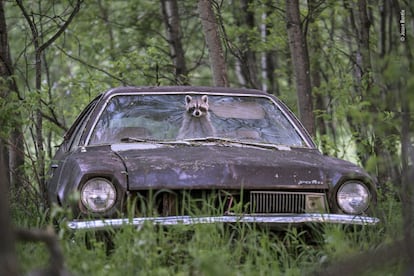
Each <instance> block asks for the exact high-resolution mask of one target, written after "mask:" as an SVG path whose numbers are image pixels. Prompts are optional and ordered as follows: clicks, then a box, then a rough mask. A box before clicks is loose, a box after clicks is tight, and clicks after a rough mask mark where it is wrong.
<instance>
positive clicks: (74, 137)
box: [68, 100, 97, 151]
mask: <svg viewBox="0 0 414 276" xmlns="http://www.w3.org/2000/svg"><path fill="white" fill-rule="evenodd" d="M96 103H97V100H94V101H93V102H92V103H91V104H89V105H88V106H87V108H86V109H85V110H84V112H83V113H82V114H81V115H80V116H79V118H78V119H76V121H75V123H74V127H75V129H74V130H73V131H72V133H71V135H70V138H69V141H68V145H69V147H68V150H69V151H72V150H73V149H75V148H76V147H77V146H78V145H79V141H80V139H81V137H82V134H83V132H84V131H85V126H86V124H87V123H88V121H89V119H90V117H91V114H92V111H93V110H94V109H95V106H96Z"/></svg>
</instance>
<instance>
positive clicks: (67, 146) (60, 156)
mask: <svg viewBox="0 0 414 276" xmlns="http://www.w3.org/2000/svg"><path fill="white" fill-rule="evenodd" d="M98 100H99V97H98V98H96V99H95V100H93V101H92V102H91V103H90V104H89V105H88V106H87V107H86V108H85V109H84V110H83V111H82V113H81V114H80V115H79V116H78V118H77V119H76V120H75V122H74V123H73V125H72V126H71V127H70V129H69V130H68V131H67V132H66V134H65V136H64V138H63V142H62V144H61V145H60V146H59V147H58V150H57V151H56V153H55V156H54V158H53V159H52V161H51V163H50V168H49V174H48V175H49V177H48V181H47V189H48V200H49V203H53V202H58V198H57V190H58V187H59V182H60V177H61V173H62V171H63V168H64V166H65V160H66V159H67V157H68V156H69V155H70V154H71V153H72V152H73V151H74V150H75V149H77V148H78V147H79V142H80V139H81V137H82V135H83V133H84V130H85V127H86V125H87V123H88V121H89V120H90V117H91V115H92V113H93V110H94V109H95V107H96V105H97V103H98Z"/></svg>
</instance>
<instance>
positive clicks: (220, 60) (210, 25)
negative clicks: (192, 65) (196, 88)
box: [198, 0, 229, 87]
mask: <svg viewBox="0 0 414 276" xmlns="http://www.w3.org/2000/svg"><path fill="white" fill-rule="evenodd" d="M211 3H212V2H211V1H209V0H199V1H198V12H199V14H200V19H201V25H202V27H203V32H204V37H205V40H206V44H207V48H208V52H209V57H210V63H211V65H210V66H211V71H212V74H213V81H214V85H215V86H222V87H228V86H229V81H228V77H227V67H226V62H225V59H224V54H223V47H222V44H221V40H220V33H219V28H218V24H217V20H216V16H215V14H214V11H213V7H212V6H211Z"/></svg>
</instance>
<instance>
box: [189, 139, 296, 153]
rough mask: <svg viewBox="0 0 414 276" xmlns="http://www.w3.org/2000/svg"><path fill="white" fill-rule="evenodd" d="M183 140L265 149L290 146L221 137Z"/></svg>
mask: <svg viewBox="0 0 414 276" xmlns="http://www.w3.org/2000/svg"><path fill="white" fill-rule="evenodd" d="M184 141H186V142H190V143H191V142H223V143H228V144H238V145H244V146H252V147H260V148H266V149H278V150H290V147H289V146H285V145H276V144H268V143H259V142H249V141H240V140H234V139H229V138H222V137H205V138H192V139H184Z"/></svg>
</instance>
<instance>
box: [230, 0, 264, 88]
mask: <svg viewBox="0 0 414 276" xmlns="http://www.w3.org/2000/svg"><path fill="white" fill-rule="evenodd" d="M250 3H251V0H242V1H240V12H239V13H238V15H235V18H236V22H237V25H238V26H239V27H241V28H246V29H248V30H251V29H253V28H255V26H256V25H255V18H254V13H253V12H252V11H250V10H249V5H250ZM239 39H240V44H241V46H240V54H239V55H238V58H239V61H240V69H241V74H242V76H243V78H244V80H245V81H244V83H246V85H247V86H248V87H250V88H256V89H259V88H260V84H259V80H258V78H257V68H256V67H257V60H256V53H255V52H254V51H253V50H252V47H251V45H250V41H249V37H248V33H244V34H242V35H241V36H240V38H239Z"/></svg>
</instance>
